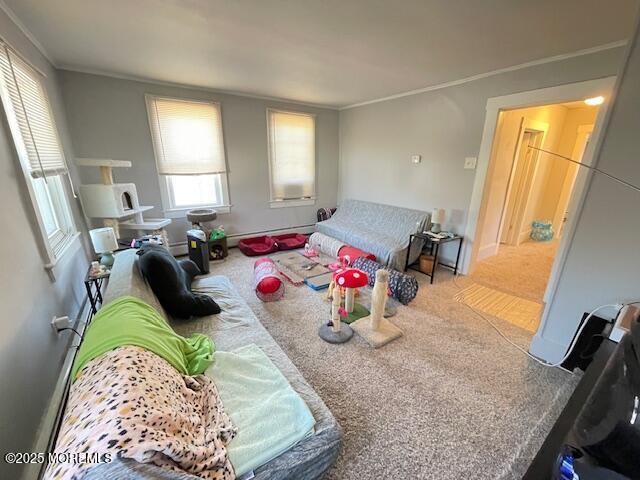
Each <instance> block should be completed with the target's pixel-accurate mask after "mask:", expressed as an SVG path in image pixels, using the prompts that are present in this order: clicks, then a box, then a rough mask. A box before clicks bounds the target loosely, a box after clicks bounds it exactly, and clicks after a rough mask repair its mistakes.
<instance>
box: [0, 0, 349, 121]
mask: <svg viewBox="0 0 640 480" xmlns="http://www.w3.org/2000/svg"><path fill="white" fill-rule="evenodd" d="M0 1H1V0H0ZM56 68H57V69H58V70H66V71H69V72H77V73H86V74H87V75H98V76H101V77H108V78H116V79H118V80H129V81H132V82H141V83H150V84H153V85H161V86H163V87H173V88H183V89H187V90H195V91H199V92H208V93H218V94H220V95H233V96H235V97H245V98H255V99H257V100H265V101H268V102H277V103H287V104H290V105H300V106H303V107H310V108H319V109H324V110H339V109H340V107H338V106H336V105H323V104H320V103H311V102H301V101H299V100H291V99H287V98H282V97H271V96H268V95H258V94H254V93H247V92H239V91H237V90H225V89H221V88H214V87H203V86H198V85H192V84H187V83H179V82H169V81H164V80H156V79H153V78H149V77H143V76H138V75H129V74H123V73H113V72H110V71H107V70H100V69H96V68H85V67H80V66H77V65H69V64H61V65H59V66H58V67H56Z"/></svg>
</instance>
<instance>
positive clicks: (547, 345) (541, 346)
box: [529, 333, 567, 363]
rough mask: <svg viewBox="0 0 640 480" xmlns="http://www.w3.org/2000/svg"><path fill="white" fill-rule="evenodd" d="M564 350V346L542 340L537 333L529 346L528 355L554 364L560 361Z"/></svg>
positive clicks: (546, 339) (545, 339)
mask: <svg viewBox="0 0 640 480" xmlns="http://www.w3.org/2000/svg"><path fill="white" fill-rule="evenodd" d="M566 349H567V346H566V345H562V344H560V343H557V342H554V341H553V340H549V339H548V338H544V337H543V336H542V335H540V334H539V333H536V334H535V335H534V337H533V340H532V341H531V344H530V345H529V353H530V354H531V355H533V356H534V357H537V358H539V359H541V360H544V361H546V362H549V363H556V362H558V361H559V360H560V359H562V356H563V355H564V352H565V351H566Z"/></svg>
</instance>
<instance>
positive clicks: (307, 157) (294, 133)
mask: <svg viewBox="0 0 640 480" xmlns="http://www.w3.org/2000/svg"><path fill="white" fill-rule="evenodd" d="M315 120H316V119H315V116H314V115H310V114H307V113H297V112H283V111H281V110H272V109H268V110H267V124H268V133H269V174H270V180H271V206H272V207H280V206H297V205H311V204H313V203H314V202H315V196H316V145H315V144H316V142H315V136H316V126H315V125H316V121H315Z"/></svg>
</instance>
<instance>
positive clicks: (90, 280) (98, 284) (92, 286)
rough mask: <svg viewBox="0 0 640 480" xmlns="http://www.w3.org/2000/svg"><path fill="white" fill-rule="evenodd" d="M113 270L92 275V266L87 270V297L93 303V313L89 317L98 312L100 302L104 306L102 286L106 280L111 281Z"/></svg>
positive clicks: (85, 285) (85, 282) (85, 281)
mask: <svg viewBox="0 0 640 480" xmlns="http://www.w3.org/2000/svg"><path fill="white" fill-rule="evenodd" d="M110 275H111V271H107V272H105V273H102V274H100V275H95V276H94V275H91V267H89V269H88V270H87V274H86V275H85V277H84V288H85V289H86V290H87V298H88V299H89V303H90V304H91V313H90V315H89V318H91V317H93V316H94V315H95V314H96V313H97V312H98V304H100V306H102V286H103V284H104V283H105V281H107V282H108V281H109V276H110Z"/></svg>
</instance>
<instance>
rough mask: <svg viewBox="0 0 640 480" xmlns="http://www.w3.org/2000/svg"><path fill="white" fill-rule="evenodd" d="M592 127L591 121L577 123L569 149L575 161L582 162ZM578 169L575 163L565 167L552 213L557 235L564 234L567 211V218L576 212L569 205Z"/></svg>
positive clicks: (591, 133)
mask: <svg viewBox="0 0 640 480" xmlns="http://www.w3.org/2000/svg"><path fill="white" fill-rule="evenodd" d="M593 129H594V124H592V123H587V124H581V125H578V131H577V134H576V141H575V143H574V145H573V148H572V149H571V158H573V159H574V160H576V161H577V162H580V163H582V159H583V158H584V155H585V153H586V152H587V148H588V147H589V143H590V142H591V141H592V140H591V138H592V135H593ZM581 135H584V136H585V137H586V140H585V142H584V146H583V147H582V152H581V155H580V158H576V157H577V156H578V155H577V152H576V147H577V146H578V141H579V139H580V136H581ZM579 169H580V167H579V166H578V165H575V164H573V163H572V164H570V165H569V167H568V168H567V173H566V176H565V179H564V181H563V182H562V189H561V191H560V192H561V193H560V195H561V197H560V199H559V201H558V206H557V208H556V211H555V214H554V215H553V230H554V231H555V232H556V233H557V234H558V236H559V237H560V236H561V234H562V235H564V231H563V227H564V225H563V223H564V222H563V220H564V218H565V214H567V213H568V215H567V218H569V217H571V216H572V215H575V213H576V212H572V211H571V210H570V208H569V207H570V206H571V196H572V195H573V187H574V185H575V182H576V178H577V177H578V173H579ZM567 190H568V191H569V196H568V197H567V198H566V199H564V198H563V197H562V195H563V193H564V192H565V191H567Z"/></svg>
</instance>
